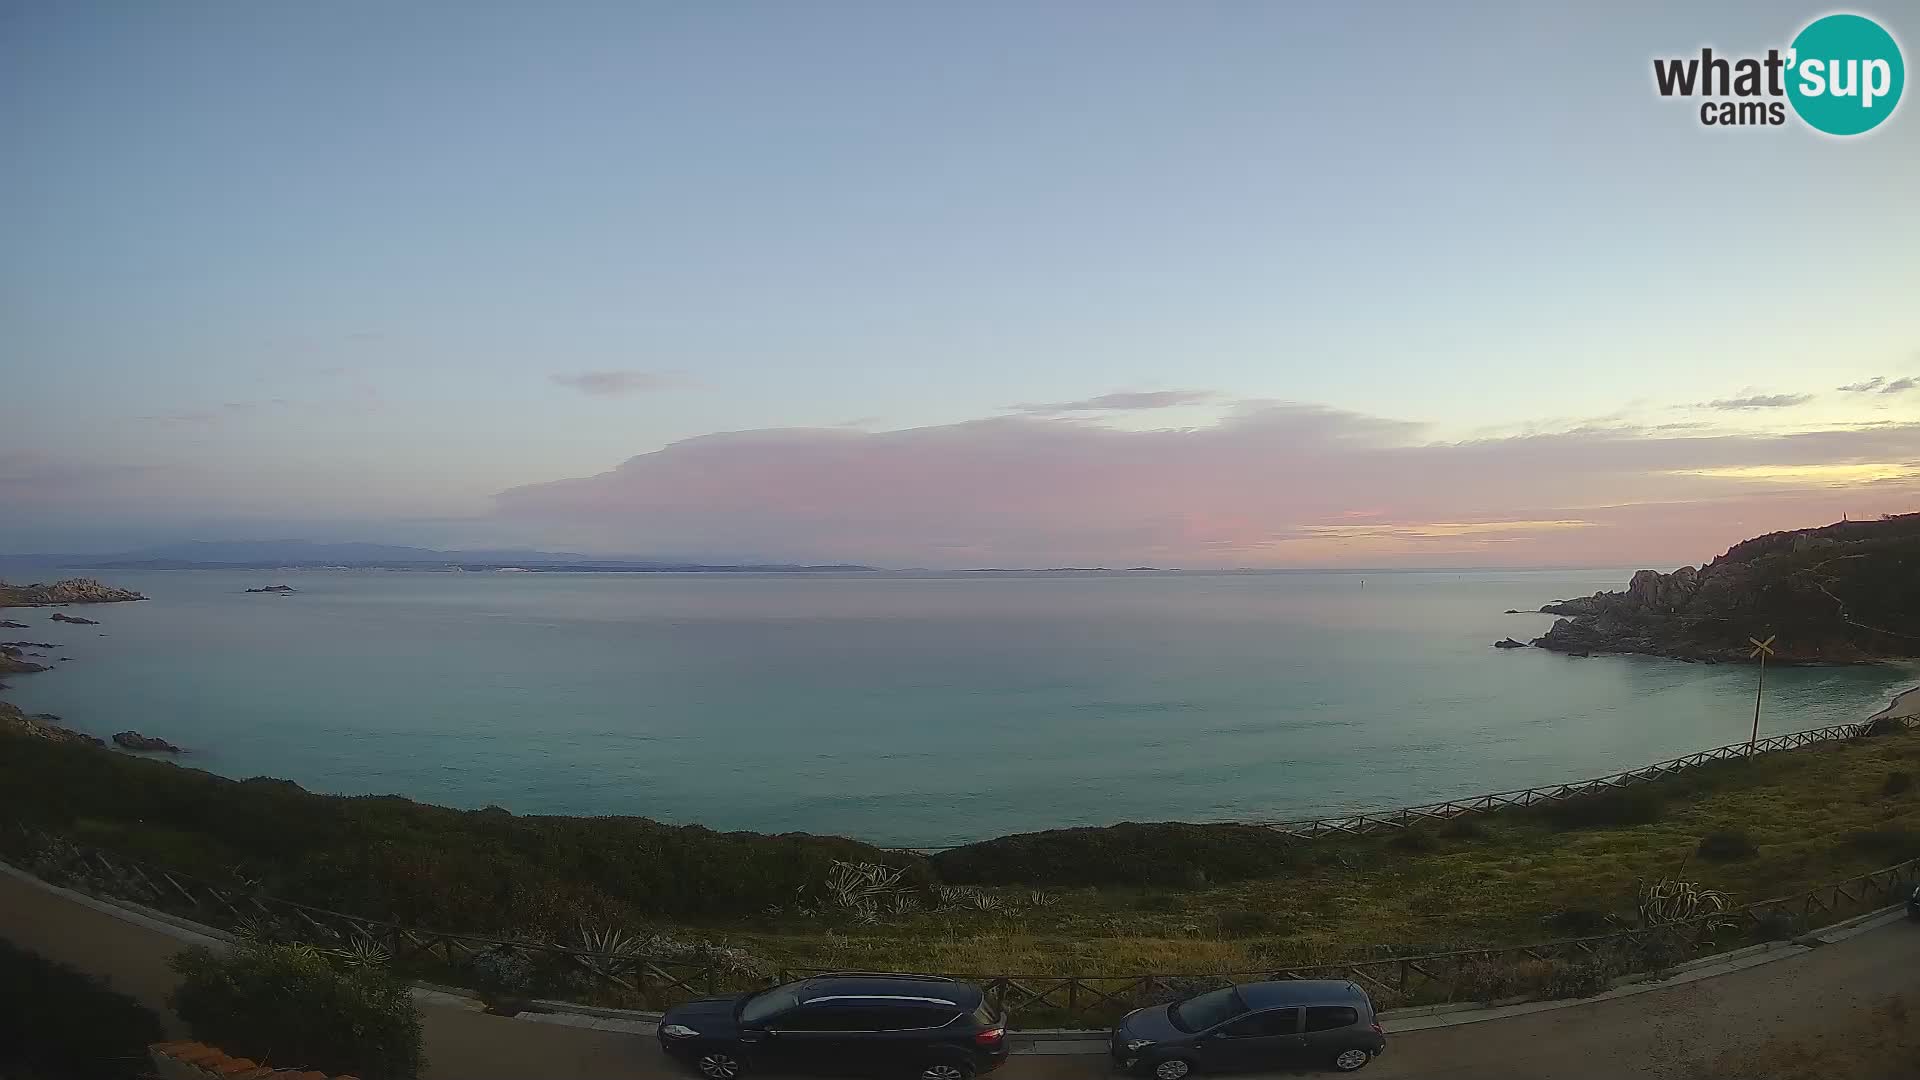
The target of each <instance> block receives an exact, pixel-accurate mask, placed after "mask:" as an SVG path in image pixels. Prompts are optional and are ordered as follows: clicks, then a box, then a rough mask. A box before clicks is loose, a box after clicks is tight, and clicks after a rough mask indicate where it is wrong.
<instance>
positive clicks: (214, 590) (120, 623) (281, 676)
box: [6, 569, 1920, 846]
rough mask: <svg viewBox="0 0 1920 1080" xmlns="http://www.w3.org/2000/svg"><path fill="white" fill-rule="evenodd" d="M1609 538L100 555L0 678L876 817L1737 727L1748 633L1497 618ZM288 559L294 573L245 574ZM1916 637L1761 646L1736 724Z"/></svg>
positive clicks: (1176, 796) (1317, 795) (1823, 699)
mask: <svg viewBox="0 0 1920 1080" xmlns="http://www.w3.org/2000/svg"><path fill="white" fill-rule="evenodd" d="M1629 574H1630V571H1627V570H1616V569H1603V570H1586V571H1528V572H1486V571H1474V572H1461V571H1418V572H1404V571H1403V572H1385V571H1368V572H1361V573H1355V572H1341V573H1308V572H1292V573H1259V574H1201V573H1160V574H1148V573H1132V574H1127V573H1114V574H966V573H946V574H905V573H878V574H871V573H869V574H821V575H745V574H742V575H722V574H549V573H424V572H380V571H298V572H294V571H275V572H272V573H257V572H229V571H146V572H119V573H103V574H101V575H100V576H102V577H103V578H105V579H107V580H108V581H109V582H110V583H112V584H116V585H124V586H128V587H131V588H135V589H139V590H140V591H142V592H144V593H146V594H147V595H148V596H150V597H151V598H152V599H151V601H149V602H147V603H140V604H120V605H102V606H95V607H88V608H84V609H72V610H73V611H74V612H76V613H80V614H84V615H85V616H87V617H89V618H94V619H98V620H99V621H100V624H101V625H99V626H69V625H65V624H58V623H52V622H50V621H48V619H49V617H50V615H51V614H52V611H51V610H44V609H43V610H32V609H28V610H22V609H10V610H9V612H8V616H9V617H11V618H15V619H17V620H19V621H23V622H27V623H29V624H30V628H29V629H27V630H16V631H7V632H6V634H7V636H8V637H9V638H10V639H25V640H35V641H42V640H43V641H50V642H58V643H60V647H59V648H57V649H54V650H52V653H51V655H53V656H56V657H57V656H67V657H72V658H73V659H72V661H71V662H68V663H60V664H57V665H56V666H57V669H58V670H55V671H52V672H47V673H44V674H39V675H31V676H24V677H18V678H16V679H14V680H13V682H14V685H13V688H12V689H11V690H9V691H7V692H6V696H7V699H8V700H11V701H13V702H14V703H15V704H18V705H20V706H21V707H22V708H24V709H26V710H28V711H30V712H52V713H56V714H58V715H60V716H61V717H62V718H63V722H64V723H66V724H68V725H69V726H73V727H77V728H80V729H81V730H85V731H89V732H91V733H93V734H96V735H101V736H110V735H111V734H112V733H113V732H115V731H121V730H126V729H129V728H132V729H137V730H139V731H142V732H144V733H146V734H149V735H158V736H160V737H162V738H165V739H168V740H170V741H172V742H174V743H177V744H180V745H181V746H184V747H186V748H188V749H189V751H190V752H189V753H188V754H187V755H185V756H184V757H182V758H181V759H180V761H181V763H182V764H186V765H191V766H193V767H196V768H203V769H208V770H210V771H213V772H217V773H221V774H224V775H228V776H234V777H245V776H254V775H269V776H279V777H284V778H287V779H290V780H294V781H296V782H298V783H300V784H302V785H303V786H305V787H308V788H309V789H312V790H315V791H324V792H335V793H344V794H386V793H392V794H400V795H404V796H407V797H409V798H414V799H418V800H421V801H425V802H434V803H442V804H446V805H452V806H459V807H481V806H487V805H497V806H502V807H505V808H507V809H509V810H512V811H515V812H517V813H567V814H628V815H639V816H645V817H651V818H656V819H658V820H662V821H669V822H675V823H697V824H703V825H707V826H710V827H713V828H717V829H753V830H756V831H772V832H781V831H806V832H817V833H835V834H841V835H848V836H856V837H860V838H862V839H868V840H873V841H876V842H880V843H886V844H894V845H903V846H935V845H943V844H953V843H960V842H965V841H968V840H974V839H980V838H984V837H990V836H996V835H1002V834H1006V833H1011V832H1019V831H1028V830H1034V829H1044V828H1056V827H1062V826H1069V825H1099V824H1109V823H1112V822H1116V821H1123V820H1134V821H1157V820H1187V821H1209V820H1248V819H1279V818H1295V817H1303V816H1311V815H1319V814H1327V813H1336V812H1342V811H1351V810H1358V809H1383V808H1390V807H1394V806H1399V805H1405V804H1410V803H1420V802H1427V801H1432V800H1438V799H1445V798H1454V797H1460V796H1466V795H1472V794H1478V793H1482V792H1486V791H1493V790H1503V789H1509V788H1516V787H1526V786H1533V785H1539V784H1545V783H1550V782H1557V781H1563V780H1570V779H1577V778H1581V777H1585V776H1590V775H1599V774H1604V773H1609V772H1613V771H1617V770H1620V769H1625V768H1630V767H1633V766H1636V765H1640V764H1644V763H1647V762H1651V761H1654V760H1658V759H1662V758H1667V757H1672V756H1675V755H1678V754H1682V753H1686V752H1689V751H1692V750H1696V749H1701V748H1705V747H1709V746H1717V745H1721V744H1726V743H1733V742H1741V741H1745V739H1746V738H1747V735H1748V733H1749V730H1750V727H1751V724H1752V721H1753V700H1754V677H1755V671H1754V670H1753V669H1752V668H1750V667H1745V666H1735V665H1714V666H1707V665H1695V664H1683V663H1678V662H1675V661H1668V660H1658V659H1651V658H1642V657H1594V658H1590V659H1576V658H1569V657H1564V656H1559V655H1554V654H1550V653H1546V652H1543V651H1540V650H1532V649H1528V650H1497V649H1493V648H1490V647H1489V646H1490V644H1491V643H1492V642H1493V641H1495V640H1497V639H1499V638H1502V637H1507V636H1509V635H1511V636H1513V637H1516V638H1519V639H1521V640H1523V641H1524V640H1527V639H1529V638H1531V637H1534V636H1536V635H1538V634H1539V633H1542V632H1544V631H1545V630H1546V628H1547V627H1548V626H1549V625H1551V622H1552V617H1551V616H1547V615H1540V614H1537V613H1529V614H1520V615H1508V614H1503V612H1504V610H1505V609H1507V608H1520V609H1524V610H1530V609H1534V608H1538V607H1539V606H1540V605H1541V604H1543V603H1545V602H1547V601H1549V600H1554V599H1559V598H1562V597H1567V596H1574V595H1583V594H1586V593H1590V592H1593V591H1594V590H1596V589H1601V588H1619V587H1621V586H1622V585H1623V584H1624V583H1625V581H1626V579H1627V577H1628V576H1629ZM280 582H284V583H286V584H289V585H292V586H294V587H295V588H296V589H297V590H298V592H297V593H295V594H293V595H290V596H273V595H262V594H247V593H246V592H245V591H244V590H245V589H247V588H249V587H259V586H262V585H266V584H271V583H280ZM1917 680H1920V669H1916V667H1915V665H1911V664H1884V665H1872V666H1865V667H1846V668H1781V669H1773V670H1770V671H1769V672H1768V676H1767V681H1768V685H1767V691H1766V700H1765V709H1764V712H1763V715H1762V720H1761V730H1762V733H1763V734H1764V733H1769V732H1786V731H1796V730H1801V729H1805V728H1811V727H1818V726H1823V725H1826V724H1834V723H1847V722H1854V721H1858V720H1860V719H1863V718H1865V717H1866V716H1867V715H1869V714H1870V713H1872V712H1873V711H1875V710H1876V709H1878V708H1880V707H1881V706H1882V705H1884V704H1885V703H1886V701H1887V699H1889V698H1890V697H1891V696H1892V695H1893V694H1894V693H1896V692H1897V691H1898V690H1900V689H1902V688H1904V687H1906V686H1909V685H1912V684H1913V683H1914V682H1915V681H1917Z"/></svg>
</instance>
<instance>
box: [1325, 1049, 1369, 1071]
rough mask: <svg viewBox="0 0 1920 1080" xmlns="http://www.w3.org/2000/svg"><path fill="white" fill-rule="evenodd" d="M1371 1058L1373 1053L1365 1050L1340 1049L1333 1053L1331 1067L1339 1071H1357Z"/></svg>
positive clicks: (1365, 1065) (1364, 1066)
mask: <svg viewBox="0 0 1920 1080" xmlns="http://www.w3.org/2000/svg"><path fill="white" fill-rule="evenodd" d="M1372 1060H1373V1055H1372V1054H1369V1053H1367V1052H1366V1051H1365V1050H1342V1051H1340V1052H1339V1053H1338V1054H1336V1055H1334V1058H1333V1067H1334V1069H1336V1070H1337V1071H1339V1072H1359V1071H1360V1070H1361V1069H1364V1068H1366V1067H1367V1063H1368V1062H1370V1061H1372Z"/></svg>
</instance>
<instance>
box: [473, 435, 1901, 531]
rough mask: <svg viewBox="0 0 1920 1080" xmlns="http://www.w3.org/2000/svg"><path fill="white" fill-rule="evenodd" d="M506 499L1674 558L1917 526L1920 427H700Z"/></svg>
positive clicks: (751, 517) (538, 504)
mask: <svg viewBox="0 0 1920 1080" xmlns="http://www.w3.org/2000/svg"><path fill="white" fill-rule="evenodd" d="M1102 400H1106V399H1102V398H1090V399H1087V402H1089V403H1090V402H1098V401H1102ZM1063 404H1085V403H1063ZM1756 407H1762V408H1765V407H1772V406H1766V405H1761V406H1756ZM1062 411H1070V410H1062ZM495 502H496V505H497V508H498V513H499V515H500V516H501V517H502V518H503V519H504V520H507V521H511V522H513V523H515V524H516V525H521V526H524V525H530V524H537V525H539V526H540V527H543V528H551V529H553V530H555V532H556V534H557V535H559V536H564V537H568V538H570V539H571V538H578V540H576V541H574V542H590V543H593V544H596V545H598V546H599V547H601V548H602V549H603V550H653V549H671V550H676V551H689V550H725V551H755V552H764V553H766V554H768V555H769V556H778V557H783V558H795V559H825V560H835V561H838V560H849V559H850V560H859V561H865V562H872V563H876V564H881V565H894V566H898V565H927V566H978V565H1085V564H1094V563H1099V564H1106V565H1114V564H1118V565H1135V564H1140V563H1149V564H1154V565H1179V566H1308V565H1338V564H1348V565H1388V564H1409V565H1453V566H1464V565H1588V566H1616V565H1638V564H1641V563H1651V562H1668V563H1677V562H1682V561H1688V560H1698V559H1700V558H1703V557H1706V556H1709V555H1711V554H1714V553H1716V552H1717V551H1719V550H1721V549H1722V548H1724V547H1725V546H1727V544H1729V543H1731V542H1733V541H1736V540H1739V539H1742V538H1744V537H1746V536H1748V535H1752V534H1754V533H1758V532H1764V531H1768V530H1771V529H1777V528H1788V527H1797V526H1802V525H1812V524H1821V523H1824V522H1826V521H1828V520H1834V519H1837V518H1839V517H1840V516H1841V515H1842V514H1843V513H1851V514H1854V515H1855V516H1860V515H1863V514H1867V513H1879V512H1891V511H1896V510H1909V509H1914V508H1916V505H1917V504H1920V424H1911V423H1907V424H1881V425H1873V426H1861V427H1853V428H1847V429H1839V430H1825V431H1810V432H1805V433H1800V434H1787V435H1778V434H1718V435H1716V434H1698V433H1676V432H1663V431H1657V430H1654V429H1648V428H1627V427H1610V428H1609V427H1597V428H1582V429H1579V430H1574V431H1566V432H1561V433H1555V434H1536V435H1526V436H1518V437H1511V438H1498V439H1484V440H1475V441H1467V442H1432V441H1430V440H1429V439H1428V437H1427V436H1426V429H1425V428H1424V426H1423V425H1420V424H1416V423H1409V422H1405V421H1398V420H1391V419H1386V418H1381V417H1373V416H1365V415H1361V414H1356V413H1350V412H1341V411H1337V410H1333V409H1327V408H1321V407H1316V406H1310V405H1300V404H1292V403H1284V402H1257V403H1245V404H1242V405H1241V406H1240V407H1238V408H1237V409H1236V410H1234V411H1232V412H1231V413H1230V414H1229V415H1228V416H1227V417H1226V418H1225V419H1224V420H1222V421H1221V422H1219V423H1217V424H1215V425H1214V426H1211V427H1205V428H1197V429H1182V430H1158V431H1140V430H1117V429H1114V428H1111V427H1107V426H1103V425H1100V424H1097V423H1093V422H1090V421H1088V420H1084V419H1077V418H1061V417H1046V416H1040V415H1033V414H1031V413H1025V412H1023V413H1021V414H1017V415H1012V416H1003V417H996V418H991V419H984V420H974V421H968V422H964V423H957V424H949V425H943V426H936V427H923V428H913V429H906V430H899V431H883V432H863V431H857V430H848V429H844V428H841V429H812V428H801V429H772V430H759V431H742V432H730V433H722V434H714V435H706V436H701V437H698V438H692V439H687V440H684V441H681V442H677V443H673V444H671V445H669V446H666V447H664V448H663V449H660V450H658V451H655V452H653V453H648V454H642V455H639V456H637V457H634V458H631V459H629V460H628V461H626V462H625V463H623V464H621V465H620V466H618V467H617V468H614V469H612V470H610V471H608V472H605V473H601V474H599V475H596V476H588V477H582V478H578V479H569V480H559V481H554V482H550V483H542V484H533V485H529V486H525V487H519V488H514V489H512V490H509V491H505V492H502V493H501V494H500V495H499V496H497V497H496V500H495Z"/></svg>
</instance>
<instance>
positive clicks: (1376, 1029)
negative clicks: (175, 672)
mask: <svg viewBox="0 0 1920 1080" xmlns="http://www.w3.org/2000/svg"><path fill="white" fill-rule="evenodd" d="M1373 1033H1374V1034H1375V1035H1385V1034H1386V1033H1387V1029H1386V1028H1383V1027H1381V1026H1380V1022H1379V1021H1377V1020H1376V1021H1374V1024H1373Z"/></svg>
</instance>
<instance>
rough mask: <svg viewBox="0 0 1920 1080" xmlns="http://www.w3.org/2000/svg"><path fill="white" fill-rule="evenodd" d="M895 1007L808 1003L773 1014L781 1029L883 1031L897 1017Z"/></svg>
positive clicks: (776, 1023) (774, 1021)
mask: <svg viewBox="0 0 1920 1080" xmlns="http://www.w3.org/2000/svg"><path fill="white" fill-rule="evenodd" d="M894 1011H895V1010H893V1009H876V1008H873V1007H871V1006H866V1007H862V1006H856V1005H806V1006H803V1007H801V1008H798V1009H795V1010H793V1011H792V1012H789V1013H782V1014H781V1015H779V1016H776V1017H774V1018H773V1021H772V1025H771V1026H772V1027H773V1028H775V1029H776V1030H779V1031H879V1030H881V1029H882V1028H883V1026H884V1025H886V1024H887V1023H890V1022H891V1021H892V1019H893V1013H894Z"/></svg>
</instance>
